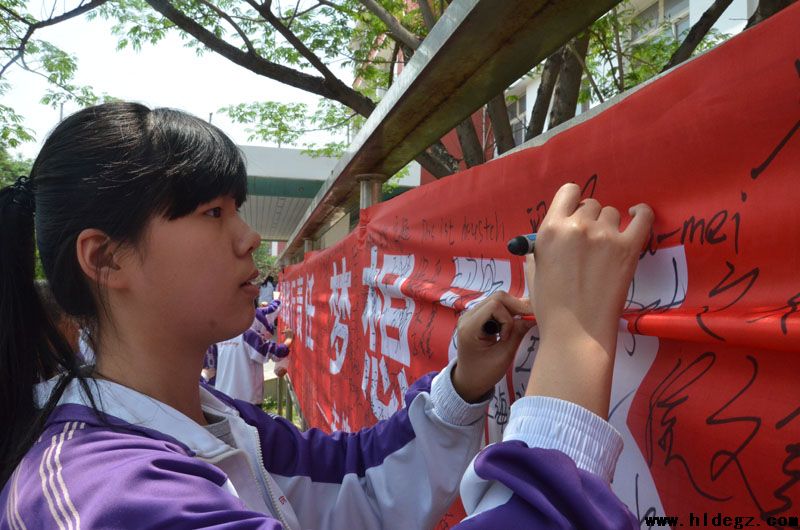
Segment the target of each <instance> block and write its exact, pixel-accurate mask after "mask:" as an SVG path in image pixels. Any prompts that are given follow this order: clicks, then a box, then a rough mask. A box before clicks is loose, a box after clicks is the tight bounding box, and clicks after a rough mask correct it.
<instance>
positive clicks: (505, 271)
mask: <svg viewBox="0 0 800 530" xmlns="http://www.w3.org/2000/svg"><path fill="white" fill-rule="evenodd" d="M453 263H455V266H456V273H455V276H454V277H453V280H452V281H451V282H450V289H449V290H448V291H447V292H445V293H444V294H443V295H442V296H441V298H440V299H439V303H441V304H442V305H443V306H447V307H452V308H453V309H456V310H457V311H460V310H464V309H469V308H470V307H472V306H474V305H475V304H477V303H479V302H481V301H482V300H484V299H486V297H488V296H489V295H491V294H492V293H494V292H496V291H508V290H509V289H510V288H511V262H509V261H508V260H504V259H495V258H466V257H455V258H453ZM476 295H477V296H476ZM457 352H458V349H457V345H456V332H455V331H453V337H452V339H451V340H450V347H449V349H448V352H447V357H448V359H449V360H452V359H453V358H455V356H456V354H457Z"/></svg>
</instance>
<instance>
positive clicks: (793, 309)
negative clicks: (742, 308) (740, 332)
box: [747, 293, 800, 335]
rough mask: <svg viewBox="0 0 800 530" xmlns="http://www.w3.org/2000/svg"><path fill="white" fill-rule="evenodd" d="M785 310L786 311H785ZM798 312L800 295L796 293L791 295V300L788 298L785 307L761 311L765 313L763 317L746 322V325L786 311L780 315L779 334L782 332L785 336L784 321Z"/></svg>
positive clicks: (785, 324)
mask: <svg viewBox="0 0 800 530" xmlns="http://www.w3.org/2000/svg"><path fill="white" fill-rule="evenodd" d="M787 309H788V311H786V310H787ZM799 310H800V293H797V294H795V295H793V296H792V297H791V298H789V300H788V301H787V302H786V305H785V306H782V307H776V308H775V309H767V310H766V311H763V313H766V314H765V315H764V316H762V317H758V318H754V319H753V320H748V321H747V323H748V324H752V323H753V322H758V321H759V320H764V319H765V318H768V317H770V316H773V315H775V314H780V313H781V312H783V311H786V312H785V313H783V315H781V332H783V334H784V335H787V334H788V333H789V326H788V325H787V322H786V321H787V319H788V318H789V315H792V314H794V313H797V312H798V311H799Z"/></svg>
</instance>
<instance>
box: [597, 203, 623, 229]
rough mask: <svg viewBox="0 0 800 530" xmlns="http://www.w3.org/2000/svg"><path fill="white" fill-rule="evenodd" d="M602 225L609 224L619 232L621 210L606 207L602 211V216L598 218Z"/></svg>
mask: <svg viewBox="0 0 800 530" xmlns="http://www.w3.org/2000/svg"><path fill="white" fill-rule="evenodd" d="M597 220H598V222H600V223H603V224H607V225H608V226H610V227H612V228H614V229H615V230H619V222H620V215H619V210H617V209H616V208H614V207H613V206H605V207H603V209H602V210H600V215H598V216H597Z"/></svg>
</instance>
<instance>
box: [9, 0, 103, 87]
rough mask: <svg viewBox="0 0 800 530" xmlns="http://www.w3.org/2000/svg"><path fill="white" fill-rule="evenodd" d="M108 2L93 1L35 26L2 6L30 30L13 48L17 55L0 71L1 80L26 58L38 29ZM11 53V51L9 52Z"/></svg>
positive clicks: (101, 0) (41, 21) (39, 22)
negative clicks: (27, 49)
mask: <svg viewBox="0 0 800 530" xmlns="http://www.w3.org/2000/svg"><path fill="white" fill-rule="evenodd" d="M107 1H108V0H92V1H91V2H89V3H88V4H85V5H81V6H78V7H76V8H75V9H73V10H71V11H67V12H66V13H62V14H61V15H59V16H57V17H52V18H48V19H46V20H40V21H38V22H34V23H33V24H31V23H30V21H28V20H26V19H25V17H23V16H21V15H19V14H18V13H16V12H14V11H12V10H9V9H7V8H6V7H5V6H0V7H1V8H2V9H3V10H4V11H6V12H7V13H9V14H11V15H12V16H13V17H15V18H16V19H17V20H19V21H20V22H22V23H24V24H27V25H28V30H27V31H26V32H25V35H24V36H23V37H22V38H21V39H20V42H19V45H18V46H16V47H15V48H12V49H15V50H17V53H16V54H14V55H13V56H12V57H11V59H9V61H8V62H7V63H6V64H5V65H3V68H2V69H0V79H2V77H3V75H4V74H5V73H6V71H8V69H9V68H10V67H11V66H12V65H13V64H14V63H16V62H17V61H19V60H20V59H22V58H23V57H24V56H25V47H26V46H27V45H28V42H29V41H30V39H31V37H32V36H33V33H34V32H35V31H36V30H37V29H41V28H46V27H48V26H52V25H54V24H58V23H60V22H64V21H65V20H69V19H71V18H74V17H77V16H80V15H82V14H84V13H86V12H88V11H91V10H92V9H94V8H96V7H99V6H101V5H103V4H105V3H106V2H107ZM9 51H11V50H9Z"/></svg>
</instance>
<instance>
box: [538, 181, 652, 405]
mask: <svg viewBox="0 0 800 530" xmlns="http://www.w3.org/2000/svg"><path fill="white" fill-rule="evenodd" d="M629 212H630V214H631V215H632V216H633V219H632V220H631V222H630V223H629V224H628V226H627V227H626V228H625V230H623V231H620V229H619V226H620V214H619V212H618V211H617V210H616V209H615V208H612V207H610V206H606V207H603V206H601V204H600V203H599V202H597V201H596V200H595V199H583V200H581V189H580V187H579V186H577V185H576V184H566V185H564V186H562V187H561V188H560V189H559V190H558V192H556V195H555V197H554V198H553V202H552V203H551V206H550V210H549V211H548V213H547V215H546V216H545V218H544V220H543V221H542V224H541V226H540V228H539V232H538V234H539V237H538V239H537V242H536V252H535V259H534V255H533V254H529V255H528V256H527V267H528V270H529V272H528V274H527V282H528V287H529V289H528V290H529V292H531V293H532V299H533V309H534V314H535V315H536V320H537V323H538V325H539V333H540V339H541V343H540V345H539V351H538V353H537V357H536V361H535V363H534V370H533V372H532V373H531V379H530V382H529V383H528V389H527V394H528V395H544V396H551V397H557V398H560V399H564V400H568V401H572V402H573V403H576V404H578V405H581V406H583V407H584V408H587V409H589V410H591V411H592V412H594V413H595V414H597V415H598V416H601V417H608V405H609V399H610V393H611V375H612V371H613V366H614V353H615V350H616V342H617V328H618V321H619V317H620V315H621V314H622V309H623V304H624V302H625V297H626V293H627V292H628V288H629V286H630V283H631V280H632V279H633V275H634V272H635V270H636V265H637V263H638V261H639V259H638V258H639V254H640V252H641V249H642V247H643V246H644V243H645V240H646V238H647V236H648V235H649V233H650V227H651V226H652V224H653V211H652V210H651V209H650V207H649V206H647V205H644V204H640V205H637V206H634V207H632V208H631V209H630V210H629ZM534 375H535V377H534ZM598 378H599V380H598Z"/></svg>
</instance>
